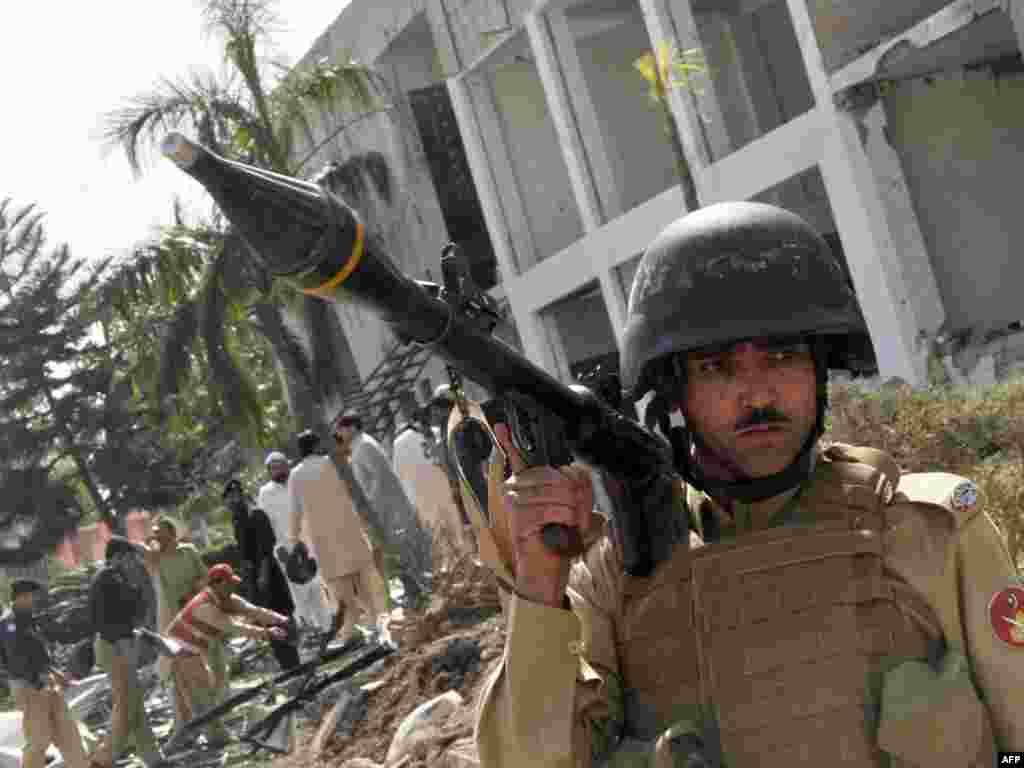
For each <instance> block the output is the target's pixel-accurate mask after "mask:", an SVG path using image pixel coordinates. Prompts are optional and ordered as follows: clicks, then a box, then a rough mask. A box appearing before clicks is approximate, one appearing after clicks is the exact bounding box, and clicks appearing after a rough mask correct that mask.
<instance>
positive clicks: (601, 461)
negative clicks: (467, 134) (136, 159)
mask: <svg viewBox="0 0 1024 768" xmlns="http://www.w3.org/2000/svg"><path fill="white" fill-rule="evenodd" d="M163 152H164V154H165V155H166V156H167V157H169V158H170V159H172V160H173V161H174V162H175V163H176V164H177V165H178V167H179V168H181V169H182V170H183V171H185V172H186V173H188V174H189V175H190V176H192V177H193V178H194V179H196V180H197V181H198V182H199V183H200V184H202V185H203V186H204V187H205V188H206V190H207V191H208V192H209V193H210V194H211V195H212V196H213V198H214V200H216V202H217V203H218V205H219V206H220V208H221V211H222V212H223V213H224V215H225V216H226V217H227V219H228V220H229V221H230V222H231V224H232V226H233V227H234V228H235V229H236V230H237V232H238V233H239V234H240V235H241V237H242V238H243V239H244V240H245V241H246V243H247V244H248V246H249V248H250V249H251V250H252V252H253V256H254V258H256V259H257V260H259V262H260V263H262V264H263V265H264V266H265V267H266V269H267V270H268V271H269V272H270V273H271V274H272V275H274V276H275V277H279V278H283V279H285V280H287V281H288V282H289V283H290V284H291V285H293V286H294V287H296V288H297V289H298V290H301V291H302V292H304V293H306V294H308V295H311V296H316V297H319V298H322V299H325V300H330V301H339V302H340V301H345V302H355V303H357V304H360V305H362V306H364V307H367V308H369V309H370V310H372V311H373V312H374V313H376V314H377V315H378V316H380V317H381V318H382V319H383V320H384V321H385V322H387V323H388V325H389V326H390V327H391V329H392V330H393V331H394V333H395V335H396V336H397V337H399V338H400V339H402V340H405V341H407V342H413V343H416V344H419V345H423V346H428V347H430V348H431V350H432V351H434V352H435V353H436V354H438V355H440V356H441V357H442V358H444V359H445V360H447V361H448V362H449V363H450V364H451V365H452V366H453V367H454V368H455V369H457V370H458V371H459V372H460V373H461V374H463V375H464V376H467V377H468V378H470V379H472V380H474V381H476V382H477V383H479V384H480V385H481V386H483V387H485V388H486V389H488V390H489V391H490V392H491V393H492V394H494V395H495V396H498V397H500V398H501V399H502V400H503V401H504V403H505V404H506V409H505V410H506V413H507V415H508V424H509V427H510V431H511V433H512V436H513V441H514V443H515V444H516V447H517V448H518V449H519V451H520V452H521V453H522V454H523V457H524V459H525V460H526V463H527V464H528V465H529V466H536V465H543V464H552V465H555V466H560V465H564V464H568V463H569V462H571V461H572V460H573V458H574V457H575V458H577V459H579V460H581V461H584V462H586V463H588V464H590V465H591V466H593V467H595V468H596V469H598V470H599V471H600V472H601V473H602V476H603V477H604V478H605V480H606V483H607V485H608V486H609V491H610V492H611V493H610V495H611V496H612V497H613V501H614V502H615V505H616V507H617V509H616V510H615V511H614V515H613V517H614V520H613V531H614V535H615V536H616V537H617V538H618V541H619V543H620V545H621V547H622V551H623V556H624V560H625V566H626V569H627V571H628V572H629V573H631V574H633V575H638V576H641V575H645V574H647V573H649V572H650V570H651V568H652V567H653V565H654V564H655V563H656V562H657V561H659V560H661V559H663V558H664V557H666V556H667V551H668V549H670V548H671V546H672V543H673V542H674V541H676V540H678V536H679V530H678V528H679V525H680V521H679V520H678V519H675V518H676V515H666V513H665V501H666V499H667V498H669V496H667V495H666V494H669V495H670V494H671V489H670V486H671V483H673V482H675V480H676V477H677V476H676V475H675V470H674V468H673V465H672V457H671V452H670V449H668V447H667V444H666V442H665V441H664V440H662V439H660V438H659V437H657V436H656V435H654V434H652V433H651V432H649V431H647V430H646V429H644V428H643V427H642V426H641V425H639V424H638V423H636V422H635V421H634V420H632V419H629V418H627V417H625V416H624V415H623V414H622V413H619V412H618V411H616V410H614V409H613V408H611V407H610V406H608V405H607V404H606V403H604V402H603V401H601V400H600V399H598V398H597V397H596V396H595V395H593V393H591V392H590V391H589V390H587V389H586V388H584V387H581V386H576V385H574V386H566V385H564V384H562V383H561V382H559V381H558V380H557V379H555V378H554V377H552V376H550V375H549V374H548V373H546V372H545V371H544V370H542V369H540V368H538V367H537V366H535V365H534V364H533V363H531V362H530V361H529V360H527V359H526V358H525V357H523V356H522V355H521V354H520V353H519V352H517V351H516V350H515V349H513V348H512V347H510V346H509V345H507V344H505V343H504V342H503V341H501V340H500V339H497V338H494V337H493V336H492V335H491V332H492V331H493V330H494V328H495V327H496V325H497V324H498V322H500V320H501V317H500V313H499V312H498V310H497V307H496V305H495V303H494V301H493V299H491V297H490V296H488V295H487V294H486V293H485V292H483V291H481V290H480V289H478V288H477V287H476V286H475V285H474V284H473V282H472V280H471V279H470V278H469V272H468V269H467V268H466V267H465V263H464V262H463V261H462V260H461V257H460V253H459V250H458V247H457V246H454V245H449V246H447V247H446V248H445V251H444V255H443V258H442V264H441V266H442V274H443V275H444V285H443V286H441V285H437V284H434V283H429V282H422V281H417V280H413V279H411V278H410V277H408V276H407V275H405V274H404V273H402V272H401V271H400V270H399V269H398V268H397V267H395V265H394V264H393V263H392V262H391V260H390V259H389V258H388V257H387V256H386V255H385V254H384V253H382V252H381V250H380V247H379V245H378V244H377V243H376V241H374V240H371V239H370V238H368V237H367V233H366V230H365V228H364V225H363V223H362V222H361V221H360V219H359V216H358V215H357V214H356V212H355V211H354V210H353V209H352V208H351V207H350V206H348V205H347V204H345V203H344V202H343V201H342V200H341V199H339V198H338V197H337V196H336V195H334V194H332V193H331V192H330V191H329V190H327V189H325V188H322V187H320V186H318V185H317V184H314V183H311V182H308V181H303V180H301V179H296V178H292V177H289V176H283V175H281V174H277V173H271V172H269V171H264V170H261V169H259V168H256V167H253V166H251V165H247V164H245V163H239V162H235V161H231V160H227V159H225V158H223V157H220V156H219V155H217V154H215V153H213V152H211V151H210V150H209V149H207V148H206V147H203V146H200V145H198V144H195V143H193V142H191V141H189V140H188V139H186V138H185V137H183V136H181V135H179V134H171V135H169V136H168V137H167V138H166V139H165V140H164V143H163ZM481 437H482V436H481V434H480V433H477V434H471V430H470V431H469V432H467V433H465V434H462V435H460V434H458V433H457V432H455V433H453V434H452V435H450V436H449V442H450V445H451V448H452V450H453V452H454V456H455V457H456V462H455V463H456V465H457V467H458V468H459V473H460V475H461V476H462V479H463V481H464V487H466V488H467V489H475V490H476V493H475V494H474V495H475V496H476V497H477V498H476V500H477V501H478V503H479V504H480V505H481V506H484V507H486V498H484V499H480V498H479V495H480V494H479V489H480V488H481V485H480V481H481V480H482V478H481V477H479V472H480V469H479V468H480V466H481V462H482V461H486V460H487V457H488V455H489V450H490V449H489V448H488V447H487V441H486V440H482V439H481ZM492 441H493V438H492ZM474 474H476V475H477V476H476V477H474V476H473V475H474ZM671 506H672V505H671V504H670V505H669V507H671ZM485 516H486V515H485ZM685 525H686V523H685V520H683V521H682V526H683V528H684V531H683V532H684V533H685ZM544 539H545V543H546V544H547V545H548V546H549V547H551V548H552V549H555V550H557V551H562V552H567V553H572V554H578V553H579V552H580V551H581V541H582V540H581V536H580V533H579V531H576V530H574V529H570V528H567V527H565V526H560V525H551V526H548V527H547V528H546V529H545V530H544Z"/></svg>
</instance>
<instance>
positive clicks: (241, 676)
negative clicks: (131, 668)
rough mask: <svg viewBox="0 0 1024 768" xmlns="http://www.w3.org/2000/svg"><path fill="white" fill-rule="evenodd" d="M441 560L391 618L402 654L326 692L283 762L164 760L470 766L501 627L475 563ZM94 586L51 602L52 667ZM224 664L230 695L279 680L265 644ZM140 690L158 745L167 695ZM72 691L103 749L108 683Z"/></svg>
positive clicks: (237, 713) (461, 557)
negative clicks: (419, 603) (426, 587)
mask: <svg viewBox="0 0 1024 768" xmlns="http://www.w3.org/2000/svg"><path fill="white" fill-rule="evenodd" d="M440 551H441V552H442V557H441V558H439V561H438V562H436V563H435V570H434V576H433V579H432V590H431V593H430V596H429V601H428V602H427V605H426V607H425V609H421V610H417V609H412V608H408V607H399V608H396V609H395V610H394V611H393V612H392V614H391V623H390V631H391V635H392V638H393V640H394V641H395V643H396V645H397V647H398V652H397V653H393V654H392V655H390V656H387V657H385V658H382V659H380V660H378V661H376V662H374V663H373V664H372V666H370V667H369V668H367V669H364V670H362V671H361V672H359V673H357V674H356V675H355V676H354V677H352V678H351V679H346V680H342V681H340V682H338V683H336V684H334V685H332V686H330V687H328V688H326V689H324V690H323V691H321V692H320V693H319V694H318V695H317V696H316V698H315V700H313V701H310V702H308V703H307V704H305V705H304V706H303V707H302V709H300V710H298V711H296V713H295V717H294V718H293V721H292V723H293V726H294V734H295V735H294V739H290V738H289V739H286V740H285V741H283V742H281V743H287V742H292V743H293V744H294V748H293V749H292V751H291V752H290V753H289V754H286V755H280V756H275V755H274V754H271V753H270V752H268V751H266V750H265V749H260V748H259V747H256V746H254V745H252V744H248V743H242V742H239V741H235V742H233V743H231V744H229V745H228V746H227V747H226V748H224V749H205V748H199V749H189V750H186V751H183V752H178V753H176V754H175V755H173V756H169V757H172V758H173V762H172V764H173V765H181V766H188V768H200V767H201V766H206V765H209V764H216V765H220V766H226V768H233V767H234V766H238V767H239V768H241V766H252V765H257V764H263V765H267V766H268V768H300V767H301V766H308V765H318V766H323V767H324V768H327V767H328V766H329V767H330V768H342V767H343V766H345V767H347V768H380V767H381V766H384V765H385V764H386V765H387V767H388V768H426V767H427V766H430V768H472V767H473V766H476V765H477V761H476V758H475V747H474V745H473V741H472V732H473V722H474V707H475V704H476V701H477V699H478V698H479V694H480V690H481V688H482V686H483V684H484V682H485V680H486V678H487V673H488V672H489V671H490V670H491V669H493V667H494V665H495V664H496V663H498V660H499V659H500V657H501V654H502V651H503V648H504V643H505V631H504V619H503V617H502V615H501V603H500V600H499V596H498V591H497V589H496V586H495V584H494V581H493V578H492V576H491V574H490V572H489V571H487V569H486V568H484V566H483V565H481V563H480V561H479V560H478V559H476V558H475V557H472V556H470V555H467V554H464V553H459V552H457V551H456V550H454V548H449V549H447V550H446V549H445V548H444V547H441V548H440ZM89 575H90V574H88V573H83V574H81V575H80V576H79V579H78V583H77V584H74V583H65V584H62V585H61V587H60V591H59V592H58V593H57V594H56V595H55V596H54V597H55V598H56V599H55V600H54V601H53V602H51V606H50V610H49V611H48V614H49V616H52V617H53V620H52V622H51V623H50V626H51V627H52V629H53V630H54V632H55V634H57V635H59V640H58V641H57V643H56V644H55V651H56V653H55V656H56V658H57V660H58V661H60V660H62V659H63V658H64V657H65V656H66V655H67V654H69V653H70V650H71V648H72V647H73V644H74V643H75V642H78V641H79V640H81V639H82V629H83V628H84V627H85V619H84V616H83V608H84V605H83V604H84V602H85V599H86V592H85V588H86V587H87V583H88V576H89ZM392 596H393V597H395V595H394V593H393V595H392ZM49 616H48V618H49ZM317 641H318V638H317V636H316V634H315V633H309V634H304V635H303V643H302V648H301V656H302V659H303V661H307V660H309V659H311V658H313V657H314V656H315V655H316V652H317V646H318V642H317ZM364 648H365V646H364V647H363V648H361V649H356V650H355V651H353V653H351V654H346V655H344V656H342V657H341V658H338V659H335V660H334V661H332V662H329V663H327V664H325V665H324V666H323V667H321V668H320V669H318V670H317V673H316V678H317V679H319V680H323V679H325V678H326V677H327V676H329V675H330V674H332V673H333V672H335V671H337V670H338V669H340V668H342V667H344V666H346V665H347V664H348V663H350V662H351V661H352V660H353V659H354V658H355V657H356V656H358V655H359V654H360V652H361V651H362V650H363V649H364ZM228 653H229V663H230V669H231V683H232V689H233V691H234V692H235V693H238V692H240V691H242V690H244V689H245V688H250V687H252V686H259V685H262V684H264V683H265V682H267V681H268V680H269V679H270V678H271V677H273V676H274V675H275V674H276V673H277V672H278V671H279V670H278V667H277V663H276V661H275V660H274V658H273V656H272V655H271V654H270V653H269V648H268V647H267V646H266V644H263V643H254V642H252V641H249V640H245V639H237V640H232V641H230V642H229V644H228ZM94 671H95V672H98V671H99V670H94ZM140 683H141V685H142V687H143V688H144V690H145V691H146V697H145V707H146V712H147V716H148V718H149V721H150V724H151V726H152V727H153V730H154V732H155V734H156V735H157V737H158V738H159V739H161V741H164V739H165V738H166V737H167V736H168V735H169V732H170V730H171V728H172V726H173V719H174V712H173V700H172V697H171V691H170V690H168V689H167V688H165V687H164V685H163V683H162V682H161V681H160V679H159V677H158V675H157V674H156V665H155V664H150V665H147V666H146V667H144V668H143V669H142V670H141V671H140ZM300 683H301V680H297V679H296V680H291V681H288V682H287V683H284V682H282V683H281V684H279V685H276V686H274V687H270V688H268V689H267V693H266V695H265V696H264V695H262V694H261V695H260V696H259V697H256V698H254V699H253V700H251V701H249V702H248V703H246V704H242V705H240V706H239V707H237V708H236V709H234V710H232V711H231V712H230V713H228V714H227V715H226V716H225V717H224V720H223V722H224V724H225V725H226V726H227V728H228V729H229V731H230V732H231V733H233V734H235V736H238V735H239V734H241V733H243V732H244V731H246V729H247V728H248V727H249V726H250V725H252V724H254V723H256V722H258V721H260V720H262V719H263V718H265V717H266V716H267V715H268V714H270V712H271V711H273V710H274V708H275V707H277V706H280V705H281V704H283V703H285V702H286V701H287V700H288V697H290V696H292V695H294V694H295V693H296V692H297V685H298V684H300ZM78 691H79V693H81V694H83V695H82V696H81V698H80V700H79V701H78V705H77V706H76V707H75V710H76V715H77V716H78V717H79V718H80V720H81V722H82V724H83V725H84V726H85V727H86V728H87V729H88V730H89V731H90V732H91V735H93V736H94V737H95V738H99V737H102V736H103V735H104V733H105V732H106V729H107V728H109V725H110V714H111V693H110V684H109V680H108V679H107V677H106V676H105V675H95V676H93V677H90V678H89V679H88V680H86V681H82V684H81V685H80V686H79V687H78ZM293 726H292V724H291V723H290V724H289V727H293ZM200 746H202V739H200ZM389 758H390V759H389ZM137 765H140V763H139V762H138V759H137V758H127V759H125V760H121V761H119V762H118V766H119V768H130V767H132V766H137Z"/></svg>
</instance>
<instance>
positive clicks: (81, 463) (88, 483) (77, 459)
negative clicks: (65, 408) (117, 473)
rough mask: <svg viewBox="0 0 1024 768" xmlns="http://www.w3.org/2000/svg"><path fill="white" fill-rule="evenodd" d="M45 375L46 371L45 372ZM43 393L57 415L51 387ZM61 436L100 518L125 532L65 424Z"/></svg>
mask: <svg viewBox="0 0 1024 768" xmlns="http://www.w3.org/2000/svg"><path fill="white" fill-rule="evenodd" d="M43 375H44V376H45V372H44V373H43ZM43 394H44V395H45V397H46V405H47V407H48V408H49V409H50V413H52V414H54V416H53V418H55V419H56V418H57V417H56V413H57V403H56V401H55V400H54V398H53V393H52V392H51V391H50V388H49V387H44V388H43ZM58 429H59V430H60V433H61V437H62V438H63V440H64V445H65V449H66V450H67V452H68V456H70V457H71V460H72V461H73V462H74V463H75V469H77V470H78V476H79V477H80V478H81V480H82V482H83V483H84V484H85V487H86V490H88V491H89V497H90V498H91V499H92V503H93V504H95V505H96V511H97V512H98V513H99V515H100V519H101V520H103V522H105V523H106V524H107V525H109V526H110V529H111V531H113V532H114V533H120V534H123V533H124V521H123V520H122V519H121V518H120V515H117V514H116V513H115V511H114V509H113V508H112V507H111V506H110V504H109V502H108V501H107V500H106V499H104V498H103V494H101V493H100V489H99V486H98V485H97V484H96V481H95V480H94V479H93V476H92V472H91V471H90V470H89V465H88V464H86V462H85V458H84V457H83V456H82V454H81V451H79V450H78V448H77V447H76V445H75V437H74V435H72V434H71V430H69V429H68V428H67V426H66V425H65V424H58Z"/></svg>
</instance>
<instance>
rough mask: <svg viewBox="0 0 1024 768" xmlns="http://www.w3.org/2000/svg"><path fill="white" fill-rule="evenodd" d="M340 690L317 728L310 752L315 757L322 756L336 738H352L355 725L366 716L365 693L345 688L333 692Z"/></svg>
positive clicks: (335, 687)
mask: <svg viewBox="0 0 1024 768" xmlns="http://www.w3.org/2000/svg"><path fill="white" fill-rule="evenodd" d="M338 688H340V692H339V694H338V696H337V697H336V698H337V700H336V701H335V703H334V705H333V706H332V707H331V708H330V710H329V711H328V712H327V714H326V715H325V716H324V719H323V720H322V721H321V722H320V727H319V728H317V730H316V735H315V736H314V737H313V742H312V744H310V752H311V754H312V755H313V756H314V757H316V756H319V755H321V754H322V753H323V751H324V748H325V747H326V746H327V745H328V744H329V743H330V741H331V739H332V738H334V737H335V736H338V737H340V738H343V739H344V738H349V737H351V735H352V730H353V729H354V728H355V724H356V723H357V722H359V720H361V719H362V718H363V717H365V715H366V702H367V694H366V692H365V691H363V690H362V689H360V688H356V689H352V688H346V687H344V686H334V687H333V688H332V689H331V690H332V691H334V690H335V689H338Z"/></svg>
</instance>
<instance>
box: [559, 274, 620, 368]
mask: <svg viewBox="0 0 1024 768" xmlns="http://www.w3.org/2000/svg"><path fill="white" fill-rule="evenodd" d="M542 316H543V317H544V320H545V325H546V326H547V328H548V333H549V334H551V335H553V336H557V339H553V341H556V343H557V344H559V345H560V346H561V350H559V351H560V352H561V354H560V355H559V358H560V359H559V368H560V370H559V374H560V375H561V376H563V377H565V378H566V379H568V375H569V366H570V365H572V364H573V363H577V362H579V361H581V360H587V359H590V358H592V357H598V356H600V355H606V354H608V353H610V352H615V351H616V350H617V348H618V347H617V346H616V343H615V332H614V331H613V329H612V325H611V322H610V321H609V319H608V311H607V310H606V309H605V305H604V300H603V299H602V298H601V293H600V292H599V291H597V290H596V286H593V287H592V289H591V292H588V293H587V294H585V295H583V296H579V297H577V298H571V299H565V300H563V301H560V302H559V303H558V304H556V305H554V306H552V307H549V308H548V309H546V310H544V312H543V315H542Z"/></svg>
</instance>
